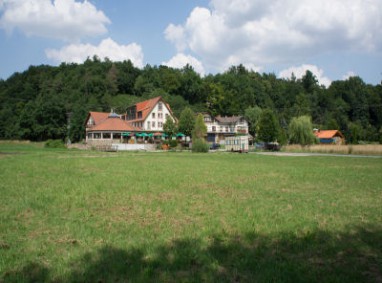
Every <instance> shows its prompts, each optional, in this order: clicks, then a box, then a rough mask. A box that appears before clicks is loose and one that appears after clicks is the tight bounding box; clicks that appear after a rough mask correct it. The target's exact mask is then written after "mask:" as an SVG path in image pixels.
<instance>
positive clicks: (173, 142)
mask: <svg viewBox="0 0 382 283" xmlns="http://www.w3.org/2000/svg"><path fill="white" fill-rule="evenodd" d="M169 146H170V148H175V147H177V146H178V141H177V140H170V142H169Z"/></svg>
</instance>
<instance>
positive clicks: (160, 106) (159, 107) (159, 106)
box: [158, 102, 163, 111]
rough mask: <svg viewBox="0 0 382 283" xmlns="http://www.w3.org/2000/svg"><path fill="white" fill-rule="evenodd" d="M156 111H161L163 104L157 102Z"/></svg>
mask: <svg viewBox="0 0 382 283" xmlns="http://www.w3.org/2000/svg"><path fill="white" fill-rule="evenodd" d="M158 110H159V111H162V110H163V103H162V102H158Z"/></svg>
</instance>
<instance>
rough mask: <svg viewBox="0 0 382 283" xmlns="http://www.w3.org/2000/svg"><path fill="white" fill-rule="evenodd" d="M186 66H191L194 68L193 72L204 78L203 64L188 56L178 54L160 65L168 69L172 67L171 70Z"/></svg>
mask: <svg viewBox="0 0 382 283" xmlns="http://www.w3.org/2000/svg"><path fill="white" fill-rule="evenodd" d="M187 64H189V65H190V66H192V67H193V68H194V70H195V72H197V73H199V74H200V75H202V76H204V74H205V70H204V67H203V64H202V63H201V62H200V61H199V60H198V59H196V58H194V57H192V56H190V55H185V54H183V53H178V54H177V55H175V56H174V57H172V58H171V59H170V60H169V61H167V62H163V63H162V65H164V66H168V67H172V68H178V69H181V68H183V67H184V66H186V65H187Z"/></svg>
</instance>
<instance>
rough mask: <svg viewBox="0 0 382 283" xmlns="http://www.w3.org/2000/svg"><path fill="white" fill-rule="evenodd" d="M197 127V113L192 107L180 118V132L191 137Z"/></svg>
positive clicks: (183, 112) (187, 108) (185, 110)
mask: <svg viewBox="0 0 382 283" xmlns="http://www.w3.org/2000/svg"><path fill="white" fill-rule="evenodd" d="M194 127H195V113H194V112H193V111H192V110H191V108H190V107H186V108H185V109H184V110H183V111H182V113H181V114H180V118H179V127H178V128H179V131H180V132H182V133H183V134H185V135H186V136H188V137H190V136H191V134H192V131H193V130H194Z"/></svg>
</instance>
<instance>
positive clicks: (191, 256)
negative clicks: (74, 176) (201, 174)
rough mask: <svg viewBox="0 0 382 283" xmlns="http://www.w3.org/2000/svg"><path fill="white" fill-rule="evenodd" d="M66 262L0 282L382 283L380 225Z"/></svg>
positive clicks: (101, 252) (222, 238)
mask: <svg viewBox="0 0 382 283" xmlns="http://www.w3.org/2000/svg"><path fill="white" fill-rule="evenodd" d="M147 250H149V251H150V252H147ZM71 266H72V269H71V271H70V274H67V276H66V277H65V278H57V277H54V274H51V272H50V271H49V270H48V268H47V267H44V266H43V265H39V264H37V263H30V264H27V265H26V266H24V267H23V268H21V269H20V270H14V271H8V272H5V273H4V274H2V275H1V277H0V282H382V230H381V229H380V228H378V229H377V228H370V227H369V228H357V229H351V230H350V232H349V233H346V234H331V233H328V232H324V231H316V232H311V233H305V234H302V235H296V234H281V235H276V236H273V237H270V236H264V235H259V234H246V235H234V236H232V235H225V234H221V235H213V236H211V237H210V238H209V239H205V241H204V242H202V241H200V240H194V239H181V240H176V241H173V242H171V243H169V244H167V245H163V246H159V247H153V248H151V249H150V248H149V247H140V248H135V249H130V250H124V249H119V248H115V247H112V246H104V247H102V248H100V249H98V250H95V251H94V252H90V253H87V254H85V255H84V256H83V257H82V258H81V259H80V260H78V261H76V262H73V263H72V265H71Z"/></svg>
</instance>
